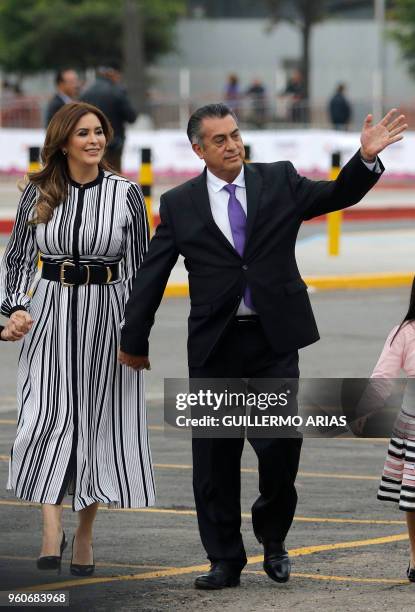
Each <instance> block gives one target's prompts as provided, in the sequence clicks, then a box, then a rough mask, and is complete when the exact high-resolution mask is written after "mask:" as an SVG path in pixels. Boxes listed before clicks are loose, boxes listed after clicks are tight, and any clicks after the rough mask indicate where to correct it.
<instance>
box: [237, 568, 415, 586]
mask: <svg viewBox="0 0 415 612" xmlns="http://www.w3.org/2000/svg"><path fill="white" fill-rule="evenodd" d="M244 573H245V574H256V575H259V576H263V575H264V572H260V571H254V570H247V571H246V572H244ZM291 577H293V578H310V579H311V580H328V581H333V582H357V583H363V584H409V583H408V580H407V579H406V580H404V579H402V578H395V579H394V578H354V577H352V576H325V575H324V574H303V573H300V572H291Z"/></svg>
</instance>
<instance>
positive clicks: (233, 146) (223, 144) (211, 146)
mask: <svg viewBox="0 0 415 612" xmlns="http://www.w3.org/2000/svg"><path fill="white" fill-rule="evenodd" d="M201 136H202V145H201V146H200V145H199V144H193V145H192V148H193V151H194V152H195V153H196V155H198V157H200V159H203V160H204V162H205V163H206V166H207V167H208V168H209V170H210V171H211V172H213V174H215V175H216V176H219V177H220V178H224V180H228V179H229V177H232V178H231V179H230V180H233V178H235V177H236V176H238V174H239V172H240V170H241V168H242V164H243V160H244V159H245V148H244V144H243V142H242V138H241V134H240V132H239V128H238V125H237V123H236V121H235V119H234V118H233V117H232V115H227V116H226V117H222V118H220V117H207V118H205V119H203V120H202V123H201Z"/></svg>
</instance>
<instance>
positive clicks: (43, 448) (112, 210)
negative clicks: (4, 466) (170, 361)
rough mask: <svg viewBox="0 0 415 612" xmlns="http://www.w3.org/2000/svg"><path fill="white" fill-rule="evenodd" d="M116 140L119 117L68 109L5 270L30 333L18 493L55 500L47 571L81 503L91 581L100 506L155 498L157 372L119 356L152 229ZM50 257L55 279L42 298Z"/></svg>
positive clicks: (45, 155)
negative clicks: (115, 162) (151, 426)
mask: <svg viewBox="0 0 415 612" xmlns="http://www.w3.org/2000/svg"><path fill="white" fill-rule="evenodd" d="M111 135H112V130H111V126H110V124H109V122H108V120H107V119H106V117H105V115H104V114H103V113H102V112H101V111H99V110H98V109H97V108H95V107H94V106H91V105H89V104H86V103H76V102H75V103H71V104H67V105H65V106H64V107H62V109H61V110H60V111H58V112H57V113H56V114H55V116H54V117H53V119H52V121H51V123H50V124H49V127H48V130H47V133H46V139H45V144H44V147H43V150H42V162H43V163H42V169H41V170H40V171H39V172H36V173H31V174H30V175H29V183H28V185H27V186H26V189H25V190H24V192H23V195H22V197H21V200H20V203H19V208H18V212H17V217H16V223H15V226H14V229H13V233H12V236H11V238H10V241H9V244H8V246H7V248H6V252H5V254H4V257H3V260H2V264H1V269H0V308H1V313H2V314H3V315H5V316H6V317H10V324H11V325H13V324H14V325H15V326H17V328H16V327H15V333H17V334H18V333H19V331H20V332H21V331H24V332H27V333H26V335H25V338H24V341H23V346H22V350H21V354H20V359H19V368H18V390H17V400H18V408H19V417H18V426H17V435H16V440H15V442H14V445H13V448H12V452H11V460H10V471H9V482H8V488H10V489H13V490H14V492H15V494H16V496H17V497H18V498H20V499H23V500H28V501H31V502H39V503H40V504H42V510H43V525H44V528H43V545H42V551H41V557H40V558H39V560H38V567H39V568H50V567H60V557H61V554H62V551H63V548H64V547H65V544H66V542H65V535H64V532H63V530H62V500H63V498H64V495H65V494H66V493H67V492H68V493H69V494H71V495H73V509H74V511H77V512H78V513H79V525H78V529H77V531H76V535H75V537H74V540H73V558H72V563H71V571H72V573H74V574H78V575H79V574H82V575H86V574H90V573H92V572H93V570H94V564H93V554H92V527H93V522H94V518H95V515H96V512H97V509H98V504H99V503H103V504H109V505H111V506H113V507H117V508H135V507H143V506H151V505H153V504H154V502H155V489H154V479H153V468H152V462H151V454H150V448H149V442H148V433H147V422H146V411H145V400H144V381H143V373H142V372H135V371H134V370H132V369H131V368H127V367H125V366H122V365H121V364H119V363H118V361H117V351H118V343H119V335H120V326H121V321H122V318H123V312H124V304H125V301H126V299H127V298H128V295H129V293H130V290H131V286H132V283H133V280H134V277H135V274H136V271H137V269H138V268H139V266H140V264H141V261H142V259H143V257H144V254H145V252H146V250H147V243H148V226H147V218H146V210H145V205H144V202H143V197H142V193H141V190H140V188H139V187H138V186H137V185H136V184H135V183H132V182H130V181H128V180H126V179H125V178H123V177H121V176H118V175H116V174H114V173H113V172H111V171H109V169H108V168H107V166H106V165H105V163H104V162H103V159H102V158H103V155H104V152H105V145H106V143H107V142H108V141H109V140H110V139H111ZM39 253H41V259H42V261H43V266H42V273H41V278H40V280H39V281H38V282H37V284H36V285H35V287H34V289H32V293H31V297H29V289H30V287H31V285H32V282H33V280H34V278H35V274H36V269H37V262H38V254H39ZM16 329H17V331H16ZM5 334H6V336H7V335H8V333H7V327H6V330H5V331H4V332H3V334H2V335H3V336H4V335H5ZM9 336H10V332H9ZM5 339H7V337H6V338H5ZM9 339H13V338H9Z"/></svg>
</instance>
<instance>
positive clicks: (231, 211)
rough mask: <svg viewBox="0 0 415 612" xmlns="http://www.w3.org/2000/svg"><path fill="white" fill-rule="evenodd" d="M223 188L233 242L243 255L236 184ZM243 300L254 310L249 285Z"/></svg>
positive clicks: (243, 226)
mask: <svg viewBox="0 0 415 612" xmlns="http://www.w3.org/2000/svg"><path fill="white" fill-rule="evenodd" d="M224 189H225V191H227V192H228V193H229V202H228V217H229V223H230V225H231V231H232V237H233V244H234V246H235V249H236V250H237V251H238V253H239V255H240V256H241V257H243V253H244V247H245V234H246V214H245V211H244V209H243V208H242V204H241V203H240V201H239V200H238V198H237V197H236V195H235V191H236V185H233V184H232V183H231V184H229V185H225V187H224ZM244 302H245V305H246V306H248V308H251V309H252V310H254V305H253V303H252V297H251V291H250V289H249V287H246V289H245V293H244Z"/></svg>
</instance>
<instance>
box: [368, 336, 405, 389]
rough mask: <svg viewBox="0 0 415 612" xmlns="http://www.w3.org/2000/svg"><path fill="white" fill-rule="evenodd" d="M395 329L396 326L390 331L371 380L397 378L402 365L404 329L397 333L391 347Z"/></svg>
mask: <svg viewBox="0 0 415 612" xmlns="http://www.w3.org/2000/svg"><path fill="white" fill-rule="evenodd" d="M397 329H398V325H397V326H396V327H394V328H393V329H392V331H391V332H390V334H389V336H388V337H387V339H386V342H385V345H384V347H383V350H382V353H381V355H380V357H379V359H378V362H377V364H376V365H375V369H374V370H373V372H372V376H371V378H398V376H399V372H400V370H401V368H402V366H403V363H404V352H405V328H402V329H401V330H400V331H399V333H398V335H397V336H396V338H395V340H394V341H393V342H392V345H391V340H392V338H393V337H394V335H395V333H396V331H397Z"/></svg>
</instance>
